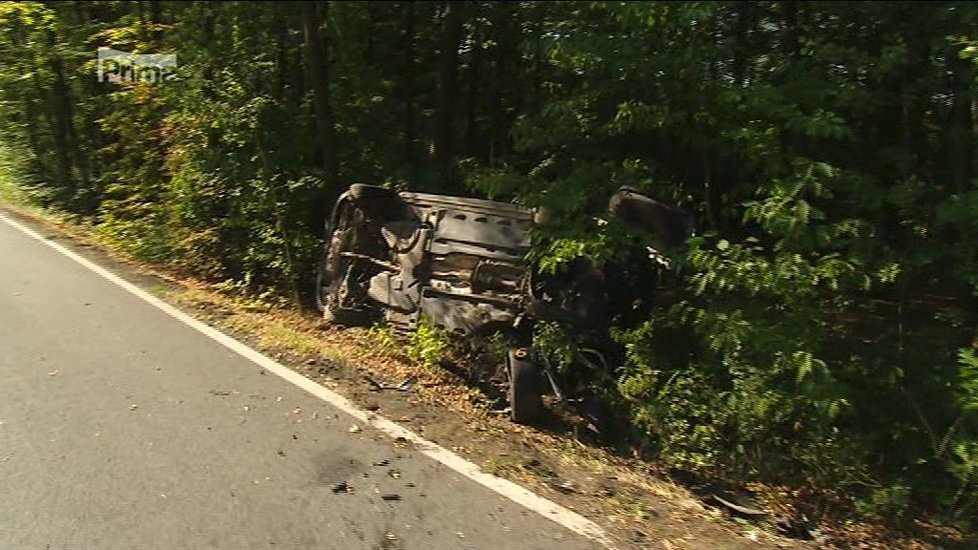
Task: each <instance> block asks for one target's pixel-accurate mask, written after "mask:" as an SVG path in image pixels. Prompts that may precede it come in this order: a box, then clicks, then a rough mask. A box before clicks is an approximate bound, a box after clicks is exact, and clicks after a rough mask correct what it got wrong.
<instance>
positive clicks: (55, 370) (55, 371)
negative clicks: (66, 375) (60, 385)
mask: <svg viewBox="0 0 978 550" xmlns="http://www.w3.org/2000/svg"><path fill="white" fill-rule="evenodd" d="M59 374H61V371H59V370H58V369H54V370H53V371H51V372H49V373H48V376H51V377H55V376H57V375H59Z"/></svg>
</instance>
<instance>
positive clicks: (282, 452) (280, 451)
mask: <svg viewBox="0 0 978 550" xmlns="http://www.w3.org/2000/svg"><path fill="white" fill-rule="evenodd" d="M276 454H277V455H278V456H285V451H283V450H282V449H279V450H278V452H277V453H276Z"/></svg>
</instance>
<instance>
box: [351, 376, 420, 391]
mask: <svg viewBox="0 0 978 550" xmlns="http://www.w3.org/2000/svg"><path fill="white" fill-rule="evenodd" d="M363 379H364V380H366V381H367V382H369V383H370V385H371V386H373V387H372V388H370V391H383V390H397V391H410V390H411V388H413V387H414V385H415V384H416V383H417V382H418V378H417V377H415V376H411V377H410V378H407V379H406V380H404V381H403V382H401V383H400V384H397V385H394V384H390V383H387V382H384V381H383V380H377V379H375V378H372V377H370V376H367V375H364V376H363Z"/></svg>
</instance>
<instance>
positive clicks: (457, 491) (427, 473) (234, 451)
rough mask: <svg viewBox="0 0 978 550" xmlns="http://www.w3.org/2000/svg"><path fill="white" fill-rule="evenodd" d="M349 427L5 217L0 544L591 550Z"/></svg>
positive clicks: (0, 255)
mask: <svg viewBox="0 0 978 550" xmlns="http://www.w3.org/2000/svg"><path fill="white" fill-rule="evenodd" d="M0 215H2V213H0ZM353 422H354V421H353V419H351V418H350V417H348V416H347V415H345V414H344V413H342V412H341V411H339V410H337V409H335V408H333V407H332V406H331V405H329V404H328V403H326V402H324V401H322V400H320V399H318V398H317V397H315V396H313V395H311V394H309V393H306V392H305V391H303V390H301V389H299V388H298V387H296V386H294V385H292V384H290V383H289V382H287V381H285V380H283V379H281V378H279V377H277V376H273V375H270V374H268V373H267V372H265V371H263V369H261V368H260V367H258V366H257V365H255V364H253V363H251V362H249V361H248V360H246V359H245V358H243V357H241V356H240V355H237V354H235V353H234V352H232V351H231V350H229V349H227V348H225V347H222V346H220V345H218V344H217V343H215V342H214V341H213V340H211V339H209V338H208V337H206V336H205V335H203V334H201V333H200V332H198V331H196V330H194V329H193V328H191V327H189V326H187V325H186V324H184V323H181V322H179V321H178V320H176V319H174V318H172V317H170V316H168V315H166V314H165V313H163V312H162V311H160V310H159V309H157V308H155V307H153V306H152V305H150V304H148V303H147V302H145V301H143V300H141V299H140V298H138V297H137V296H134V295H133V294H131V293H128V292H126V291H124V290H123V289H121V288H120V287H118V286H116V285H114V284H112V283H111V282H109V281H107V280H105V279H104V278H101V277H99V276H98V275H96V274H95V273H93V272H92V271H90V270H88V269H85V268H84V267H83V266H81V265H79V264H78V263H76V262H74V261H72V260H71V259H69V258H67V257H65V256H64V255H62V254H59V253H58V252H57V251H55V250H53V249H51V248H49V247H47V246H44V244H43V243H41V242H39V241H37V240H35V239H32V238H31V237H29V236H28V235H26V234H24V233H22V232H20V231H18V230H17V229H15V228H13V227H12V226H10V225H8V224H7V223H4V222H3V221H2V220H0V548H2V549H19V548H38V549H46V548H51V549H59V548H165V549H175V548H337V549H355V548H371V549H373V548H381V549H383V548H391V549H395V548H398V549H415V548H417V549H449V548H479V549H497V548H499V549H502V548H513V549H517V548H520V549H522V548H547V549H550V548H553V547H554V545H558V544H559V545H560V546H561V548H562V550H563V549H575V548H596V547H597V546H596V545H595V544H594V543H593V542H592V541H589V540H587V539H585V538H583V537H581V536H580V535H577V534H575V533H573V532H571V531H569V530H567V529H565V528H563V527H561V526H560V525H558V524H557V523H554V522H552V521H549V520H548V519H546V518H544V517H543V516H541V515H539V514H537V513H535V512H532V511H530V510H528V509H526V508H523V507H522V506H520V505H518V504H516V503H514V502H512V501H510V500H508V499H506V498H504V497H502V496H500V495H499V494H497V493H495V492H493V491H491V490H489V489H487V488H485V487H483V486H481V485H479V484H477V483H475V482H474V481H472V480H471V479H469V478H467V477H465V476H463V475H461V474H459V473H457V472H455V471H454V470H452V469H449V468H447V467H446V466H444V465H442V464H440V463H438V462H435V461H434V460H431V459H430V458H428V457H427V456H424V455H423V454H422V453H420V452H418V451H416V450H413V449H412V448H410V447H409V446H406V445H404V444H402V443H398V442H396V441H394V440H392V439H391V438H390V437H388V436H385V435H384V434H382V433H380V432H379V431H375V430H373V429H372V428H371V427H369V426H364V427H363V428H362V431H360V432H359V433H351V431H350V428H351V424H353ZM341 482H346V483H348V484H349V485H350V486H352V488H353V491H352V492H351V493H347V492H340V493H335V492H334V490H333V489H334V486H335V485H336V484H338V483H341ZM385 494H396V495H399V496H400V500H384V499H383V498H382V497H383V495H385Z"/></svg>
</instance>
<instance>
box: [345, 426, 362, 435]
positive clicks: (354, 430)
mask: <svg viewBox="0 0 978 550" xmlns="http://www.w3.org/2000/svg"><path fill="white" fill-rule="evenodd" d="M347 431H348V432H350V433H351V434H358V433H360V432H362V431H363V430H361V429H360V426H357V425H356V424H354V425H352V426H350V429H348V430H347Z"/></svg>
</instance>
